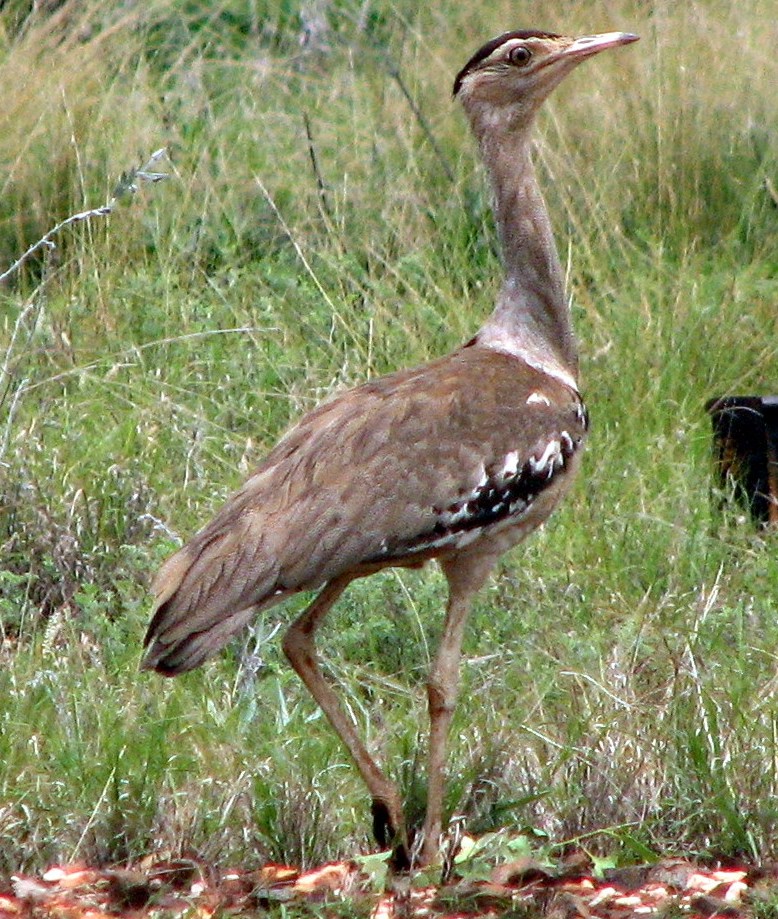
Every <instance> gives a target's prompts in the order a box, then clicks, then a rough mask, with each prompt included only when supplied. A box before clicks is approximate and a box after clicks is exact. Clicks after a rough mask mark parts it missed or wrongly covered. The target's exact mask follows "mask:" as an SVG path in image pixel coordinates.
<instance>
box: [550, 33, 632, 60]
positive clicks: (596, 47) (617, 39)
mask: <svg viewBox="0 0 778 919" xmlns="http://www.w3.org/2000/svg"><path fill="white" fill-rule="evenodd" d="M639 38H640V36H639V35H633V34H632V33H631V32H603V33H602V34H600V35H585V36H584V37H583V38H576V39H575V41H574V42H572V43H571V44H569V45H568V46H567V47H566V48H565V49H564V50H563V51H562V52H561V53H560V55H559V56H560V57H563V58H576V59H577V60H582V59H583V58H585V57H589V56H590V55H592V54H598V53H599V52H600V51H605V49H606V48H615V47H617V46H618V45H629V44H631V43H632V42H633V41H637V40H638V39H639Z"/></svg>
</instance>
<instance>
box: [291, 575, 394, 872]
mask: <svg viewBox="0 0 778 919" xmlns="http://www.w3.org/2000/svg"><path fill="white" fill-rule="evenodd" d="M352 580H353V576H348V575H344V576H342V577H340V578H336V579H335V580H333V581H330V583H329V584H327V585H325V587H324V588H323V590H322V591H321V593H320V594H319V595H318V597H316V599H315V600H314V601H313V603H311V605H310V606H309V607H308V608H307V609H306V610H305V612H303V613H302V614H301V615H300V616H299V617H298V618H297V619H295V621H294V622H293V623H292V625H291V626H290V627H289V629H288V631H287V633H286V635H285V636H284V642H283V648H284V654H286V656H287V659H288V660H289V663H290V664H291V665H292V667H293V668H294V669H295V671H296V672H297V674H298V676H299V677H300V679H301V680H302V681H303V683H305V685H306V686H307V687H308V690H309V692H310V693H311V695H312V696H313V698H314V699H315V700H316V701H317V702H318V704H319V706H320V707H321V709H322V711H323V712H324V714H325V715H326V716H327V718H328V719H329V722H330V724H331V725H332V727H333V728H334V729H335V732H336V733H337V735H338V737H340V739H341V740H342V741H343V743H344V745H345V747H346V749H347V750H348V752H349V753H350V754H351V758H352V759H353V760H354V763H355V764H356V766H357V769H359V772H360V775H361V776H362V778H363V780H364V782H365V784H366V785H367V787H368V790H369V792H370V794H371V795H372V798H373V832H374V834H375V836H376V839H377V841H378V843H379V844H380V845H393V846H394V847H395V863H396V864H398V866H400V867H404V866H405V864H406V863H407V854H406V853H407V842H406V831H405V821H404V818H403V809H402V803H401V800H400V793H399V791H398V790H397V786H396V785H395V784H394V783H393V782H392V781H391V780H390V779H388V778H387V777H386V776H385V775H384V773H383V772H382V771H381V769H380V768H379V767H378V765H377V764H376V762H375V760H374V759H373V758H372V757H371V756H370V754H369V753H368V752H367V748H366V747H365V745H364V744H363V743H362V740H361V739H360V737H359V736H358V734H357V732H356V730H355V728H354V725H353V723H352V722H351V720H350V718H349V717H348V715H347V714H346V712H345V711H344V709H343V706H342V705H341V702H340V700H339V699H338V697H337V695H336V693H335V691H334V690H333V688H332V686H331V685H330V684H329V683H328V682H327V680H325V678H324V676H323V674H322V672H321V668H320V667H319V661H318V658H317V655H316V644H315V635H316V630H317V629H318V627H319V625H321V622H322V620H323V619H324V617H325V616H326V615H327V613H328V612H329V610H330V607H331V606H332V604H333V603H334V602H335V601H336V600H337V599H338V597H339V596H340V595H341V594H342V593H343V591H344V590H345V589H346V587H347V586H348V585H349V583H350V582H351V581H352Z"/></svg>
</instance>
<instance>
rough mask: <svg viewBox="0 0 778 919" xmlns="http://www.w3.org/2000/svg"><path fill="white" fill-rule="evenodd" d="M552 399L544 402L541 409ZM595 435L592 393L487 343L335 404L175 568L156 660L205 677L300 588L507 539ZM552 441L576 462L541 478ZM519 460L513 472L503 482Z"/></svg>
mask: <svg viewBox="0 0 778 919" xmlns="http://www.w3.org/2000/svg"><path fill="white" fill-rule="evenodd" d="M537 392H542V393H544V394H545V395H544V398H543V399H538V400H537V401H534V402H533V401H532V400H530V401H529V403H528V399H530V396H531V394H532V393H537ZM584 431H585V416H584V415H583V414H582V410H581V403H580V398H579V396H578V394H577V393H575V392H574V391H572V390H570V389H569V388H567V387H566V386H564V385H563V384H562V383H560V382H558V381H555V380H553V379H550V378H548V377H547V376H546V375H544V374H542V373H540V372H539V371H537V370H535V369H533V368H532V367H530V366H528V365H527V364H525V363H524V362H523V361H521V360H520V359H517V358H515V357H512V356H510V355H507V354H502V353H499V352H496V351H494V350H492V349H489V348H480V347H477V346H473V347H468V348H464V349H462V350H460V351H458V352H455V353H454V354H452V355H449V356H447V357H445V358H442V359H440V360H438V361H435V362H433V363H431V364H428V365H426V366H424V367H421V368H418V369H414V370H407V371H401V372H399V373H395V374H391V375H389V376H386V377H383V378H381V379H379V380H376V381H375V382H370V383H366V384H365V385H363V386H360V387H358V388H356V389H353V390H350V391H349V392H346V393H344V394H342V395H341V396H339V397H336V398H335V399H333V400H332V401H330V402H328V403H325V404H324V405H322V406H320V407H319V408H318V409H316V410H315V411H313V412H311V413H310V414H308V415H307V416H305V417H304V418H303V419H302V420H301V421H300V422H299V423H298V424H297V425H296V426H295V427H294V428H292V430H290V431H289V432H288V433H287V434H286V436H285V437H284V438H283V439H282V440H281V441H280V442H279V443H278V445H277V446H276V447H275V449H274V450H273V451H272V452H271V453H270V454H269V455H268V456H267V458H266V459H265V461H264V462H263V463H262V465H261V466H260V467H259V468H258V469H257V470H256V472H255V473H254V474H253V475H252V476H251V477H250V478H249V479H248V480H247V481H246V483H245V484H244V485H243V487H242V488H241V489H240V490H239V491H238V492H237V493H236V494H235V495H234V496H233V497H232V498H231V499H229V500H228V501H227V503H226V504H225V505H224V506H223V507H222V509H221V510H220V511H219V512H218V513H217V515H216V516H215V518H214V519H213V520H212V521H211V522H210V523H209V524H208V525H207V526H206V527H205V528H204V529H202V530H201V531H200V532H199V533H198V534H197V535H196V536H195V537H194V538H193V539H192V540H191V541H190V542H189V543H188V544H187V545H186V546H185V547H184V548H183V549H181V550H180V551H179V552H178V553H177V554H176V555H174V556H173V557H172V558H171V559H170V560H169V561H168V562H167V564H166V565H165V566H164V567H163V569H162V570H161V572H160V574H159V576H158V578H157V581H156V583H155V585H154V591H155V593H156V595H157V598H158V606H157V610H156V613H155V616H154V618H153V620H152V622H151V625H150V626H149V630H148V634H147V637H146V645H147V648H148V651H147V655H146V659H145V662H144V665H145V666H146V667H153V668H154V669H157V670H159V671H161V672H163V673H169V674H173V673H179V672H181V671H183V670H188V669H191V668H192V667H195V666H197V665H198V664H200V663H202V661H203V660H204V659H205V658H206V657H207V656H210V655H212V654H214V653H216V651H218V650H219V648H221V647H222V646H223V644H224V643H225V642H226V641H227V640H228V639H229V638H230V636H231V635H232V634H234V633H235V632H236V631H238V630H239V629H240V628H242V627H243V626H244V625H245V624H246V622H247V621H249V620H250V619H251V617H252V616H253V615H254V613H255V612H257V611H258V610H260V609H262V608H265V607H267V606H270V605H273V604H275V603H277V602H279V601H280V600H281V599H283V598H284V597H286V596H288V595H289V594H291V593H294V592H297V591H300V590H311V589H315V588H317V587H320V586H321V585H322V584H324V583H326V582H328V581H331V580H332V579H333V578H335V577H337V576H339V575H341V574H342V573H344V572H346V571H349V570H352V569H355V568H359V567H360V566H363V565H366V566H370V565H372V564H374V563H376V562H379V561H380V562H381V565H382V566H384V565H389V564H397V565H407V564H417V563H418V562H419V561H420V560H423V558H422V559H420V558H419V556H420V555H422V556H423V555H424V554H425V553H426V554H430V553H432V554H435V555H438V554H441V553H442V552H445V551H446V549H448V548H450V549H452V550H453V549H457V548H459V547H460V546H461V544H462V543H463V542H464V541H463V540H462V536H463V534H465V533H469V539H467V540H465V541H471V540H472V538H473V535H475V531H478V535H481V533H483V532H487V531H489V530H491V529H497V528H504V527H505V526H506V524H507V523H510V522H512V518H514V517H515V518H520V517H521V516H522V514H523V513H524V512H525V511H526V509H527V507H528V505H529V504H531V502H532V500H533V499H534V497H535V495H537V494H538V493H539V492H541V491H542V490H544V489H545V488H547V487H548V486H549V485H550V483H551V481H552V480H553V479H555V478H558V477H560V476H563V475H564V474H565V472H566V463H567V460H568V459H569V457H570V456H571V455H572V453H573V452H575V450H577V448H578V446H579V445H580V443H581V441H582V438H583V434H584ZM563 434H566V437H567V441H566V442H567V447H566V449H565V450H564V451H562V450H561V438H562V435H563ZM553 440H556V441H557V442H559V443H560V452H559V456H560V457H561V458H562V460H563V461H562V462H561V463H560V464H559V465H558V467H556V468H553V467H549V468H546V469H543V470H541V471H537V470H535V471H533V469H532V467H531V466H530V459H534V460H535V461H537V460H538V459H540V458H541V457H542V456H543V453H544V450H545V449H546V447H547V445H548V443H549V442H550V441H553ZM511 454H514V455H515V456H516V459H515V467H516V468H515V471H514V473H513V474H511V475H508V476H504V480H502V481H497V479H496V477H499V476H500V475H502V470H503V468H504V464H505V462H506V458H507V457H509V456H510V455H511ZM563 454H565V455H563ZM431 456H434V463H431V462H430V457H431ZM468 503H469V505H470V507H471V511H470V513H464V515H463V516H460V519H458V520H457V521H456V522H452V521H451V517H452V515H456V514H457V513H459V514H460V515H462V514H463V512H466V509H467V506H468ZM522 535H523V534H522ZM518 538H519V537H518V535H517V540H518Z"/></svg>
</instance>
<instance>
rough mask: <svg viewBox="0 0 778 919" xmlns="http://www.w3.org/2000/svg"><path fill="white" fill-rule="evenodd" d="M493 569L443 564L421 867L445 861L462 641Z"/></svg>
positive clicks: (463, 562) (456, 561) (479, 562)
mask: <svg viewBox="0 0 778 919" xmlns="http://www.w3.org/2000/svg"><path fill="white" fill-rule="evenodd" d="M493 564H494V559H493V558H491V557H487V558H484V557H474V558H471V557H467V556H455V557H453V558H450V559H446V560H445V561H441V567H442V569H443V573H444V574H445V575H446V578H447V580H448V585H449V599H448V608H447V611H446V620H445V623H444V625H443V637H442V638H441V641H440V646H439V648H438V651H437V654H436V655H435V661H434V663H433V665H432V669H431V671H430V676H429V682H428V684H427V695H428V700H429V718H430V737H429V764H428V767H427V815H426V818H425V820H424V829H423V831H422V832H423V840H422V849H421V857H420V864H421V866H422V867H424V866H426V865H430V864H432V863H434V862H435V861H437V860H438V858H439V857H440V836H441V832H442V829H443V794H444V791H445V781H446V776H445V767H446V745H447V742H448V732H449V728H450V727H451V719H452V717H453V715H454V709H455V707H456V700H457V693H458V691H459V663H460V656H461V652H462V638H463V636H464V631H465V625H466V623H467V618H468V614H469V613H470V607H471V605H472V600H473V595H474V594H475V593H476V592H477V591H478V590H479V589H480V588H481V586H482V585H483V583H484V581H485V580H486V578H487V577H488V575H489V572H490V571H491V569H492V566H493Z"/></svg>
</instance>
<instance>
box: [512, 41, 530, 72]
mask: <svg viewBox="0 0 778 919" xmlns="http://www.w3.org/2000/svg"><path fill="white" fill-rule="evenodd" d="M531 57H532V52H531V51H530V50H529V48H528V47H527V46H526V45H517V46H516V47H515V48H511V50H510V51H509V52H508V60H509V61H510V62H511V64H516V66H517V67H525V66H526V65H527V64H528V63H529V61H530V58H531Z"/></svg>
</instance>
